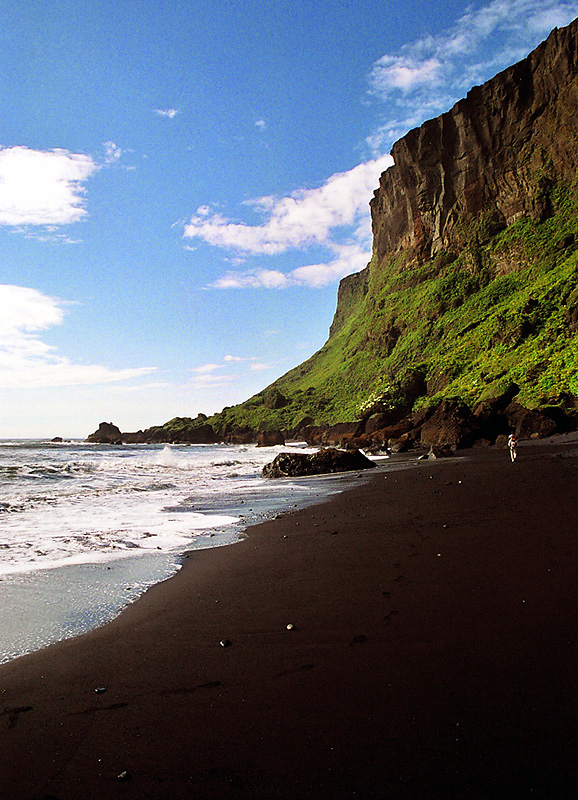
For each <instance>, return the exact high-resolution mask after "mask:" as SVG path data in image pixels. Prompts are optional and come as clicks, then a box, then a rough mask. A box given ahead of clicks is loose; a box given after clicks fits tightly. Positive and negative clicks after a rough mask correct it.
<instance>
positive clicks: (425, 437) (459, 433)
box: [421, 400, 479, 447]
mask: <svg viewBox="0 0 578 800" xmlns="http://www.w3.org/2000/svg"><path fill="white" fill-rule="evenodd" d="M478 431H479V424H478V421H477V419H476V417H475V416H474V415H473V414H472V412H471V411H470V409H469V408H468V407H467V406H466V405H465V403H461V402H459V401H456V402H454V401H451V400H444V401H443V402H442V403H441V404H440V406H439V407H438V408H437V410H436V411H435V412H434V413H433V414H432V416H431V417H430V418H429V419H428V420H427V422H425V423H424V424H423V426H422V428H421V443H422V444H425V445H430V446H431V445H433V446H436V445H449V446H450V447H469V446H470V445H471V444H473V442H474V440H475V438H476V435H477V433H478Z"/></svg>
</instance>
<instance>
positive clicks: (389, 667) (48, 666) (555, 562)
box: [0, 437, 578, 800]
mask: <svg viewBox="0 0 578 800" xmlns="http://www.w3.org/2000/svg"><path fill="white" fill-rule="evenodd" d="M571 438H572V437H568V438H566V439H565V438H564V437H561V438H560V439H559V440H557V441H556V442H555V443H549V444H548V443H546V444H544V443H539V444H535V445H534V444H526V443H524V444H523V445H522V447H521V448H520V451H519V461H518V462H517V463H516V464H510V463H509V460H508V455H507V453H506V452H505V451H500V450H494V449H489V450H482V449H480V450H472V451H468V452H467V453H465V457H462V458H457V459H451V460H448V461H443V460H440V461H437V462H420V464H419V465H418V466H417V467H415V468H414V469H411V470H406V471H401V472H396V473H387V474H386V473H385V472H379V473H378V474H376V475H375V476H374V477H373V478H372V479H371V480H370V481H369V482H368V483H367V484H365V485H361V486H359V487H357V488H355V489H352V490H350V491H347V492H345V493H343V494H342V495H340V496H338V497H336V498H332V499H331V500H330V501H329V502H328V503H325V504H323V505H319V506H315V507H311V508H309V509H305V510H303V511H300V512H298V513H296V514H291V515H287V516H284V517H282V518H280V519H277V520H273V521H271V522H267V523H264V524H262V525H259V526H257V527H254V528H251V529H250V530H249V531H248V536H247V538H246V539H245V540H244V541H243V542H241V543H239V544H235V545H232V546H229V547H227V548H220V549H218V550H205V551H200V552H195V553H192V554H191V556H190V557H189V559H188V560H187V564H186V567H185V568H184V569H183V570H182V571H181V572H180V573H179V574H178V575H177V576H175V577H174V578H172V579H170V580H169V581H166V582H165V583H163V584H159V585H157V586H156V587H154V588H153V589H151V590H150V591H149V592H147V594H146V595H145V596H144V597H143V598H141V599H140V600H139V601H138V602H136V603H135V604H134V605H132V606H130V607H129V608H128V609H127V610H126V611H125V612H123V614H121V616H120V617H118V618H117V619H116V620H114V621H113V622H111V623H110V624H108V625H107V626H105V627H104V628H101V629H99V630H96V631H93V632H91V633H89V634H86V635H84V636H81V637H79V638H77V639H73V640H68V641H64V642H61V643H59V644H57V645H53V646H51V647H49V648H47V649H45V650H43V651H41V652H39V653H36V654H33V655H30V656H25V657H23V658H20V659H17V660H15V661H13V662H10V663H8V664H6V665H4V666H2V667H1V668H0V693H1V701H0V734H1V736H0V782H1V785H2V787H3V794H4V795H5V796H6V797H10V798H15V799H16V800H20V799H21V798H22V799H25V800H32V799H33V798H34V800H37V799H40V798H42V800H49V799H52V800H54V798H57V800H79V798H82V799H83V800H91V799H92V798H94V799H95V800H96V799H97V798H98V799H99V800H100V798H102V799H103V800H104V798H107V800H108V798H117V797H119V798H124V797H126V798H138V800H141V799H144V798H153V799H154V800H161V799H162V800H165V799H166V800H169V798H170V799H171V800H172V799H173V798H175V799H176V800H179V799H180V798H196V800H209V799H210V800H221V798H224V799H225V800H228V799H229V798H239V799H242V798H249V799H250V800H269V799H270V800H293V798H295V799H297V798H300V799H301V798H311V799H313V798H316V799H317V798H321V799H322V800H325V799H326V798H327V800H342V798H343V799H345V798H361V799H362V800H364V799H367V800H370V799H371V800H372V799H373V798H378V799H380V798H383V799H384V800H385V799H386V798H388V799H389V798H391V799H392V800H398V799H400V798H404V800H405V799H407V800H409V798H415V799H416V800H418V799H419V800H421V799H422V798H440V800H449V799H450V798H451V799H452V800H453V798H472V800H482V799H483V798H525V797H528V798H552V800H563V799H564V798H570V797H572V798H573V797H575V796H576V791H577V790H578V768H577V758H576V753H577V746H578V713H577V710H578V682H577V677H578V614H577V611H578V523H577V521H576V513H575V509H576V489H577V488H578V447H577V445H576V443H572V442H571V441H570V439H571ZM288 625H292V626H294V628H293V629H292V630H288V629H287V626H288ZM223 640H228V641H229V642H230V643H231V644H230V645H229V646H227V647H223V646H221V645H220V642H221V641H223ZM96 689H104V690H105V691H102V692H96V691H95V690H96Z"/></svg>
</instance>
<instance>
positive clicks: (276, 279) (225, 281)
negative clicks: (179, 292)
mask: <svg viewBox="0 0 578 800" xmlns="http://www.w3.org/2000/svg"><path fill="white" fill-rule="evenodd" d="M331 250H332V251H333V253H334V254H335V258H334V259H333V260H332V261H328V262H327V263H319V264H307V265H305V266H303V267H297V268H296V269H293V270H291V271H290V272H282V271H281V270H276V269H253V270H246V271H244V272H233V271H230V272H227V273H225V275H223V276H222V277H220V278H217V280H216V281H214V282H213V283H212V284H211V286H212V287H213V288H215V289H288V288H289V287H291V286H305V287H310V288H315V289H321V288H323V287H324V286H328V285H329V284H331V283H334V282H335V281H337V280H341V278H344V277H345V276H346V275H351V274H352V273H354V272H359V271H360V270H362V269H363V268H364V267H365V266H367V263H368V261H369V259H370V258H371V251H370V250H369V249H368V248H367V247H364V246H362V245H360V244H344V245H337V244H335V245H332V246H331Z"/></svg>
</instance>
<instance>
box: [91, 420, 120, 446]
mask: <svg viewBox="0 0 578 800" xmlns="http://www.w3.org/2000/svg"><path fill="white" fill-rule="evenodd" d="M86 441H87V442H92V443H93V444H122V433H121V432H120V429H119V428H117V427H116V425H113V424H112V422H101V423H100V425H99V426H98V430H97V431H95V432H94V433H91V434H90V436H88V437H87V439H86Z"/></svg>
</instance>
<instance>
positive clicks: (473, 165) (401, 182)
mask: <svg viewBox="0 0 578 800" xmlns="http://www.w3.org/2000/svg"><path fill="white" fill-rule="evenodd" d="M577 69H578V20H577V21H575V22H573V23H572V24H571V25H569V26H568V27H567V28H564V29H555V30H554V31H553V32H552V33H551V34H550V36H549V37H548V39H547V40H546V41H545V42H543V43H542V44H541V45H540V46H539V47H538V48H537V49H536V50H534V51H533V52H532V53H531V54H530V55H529V56H528V57H527V58H525V59H524V60H523V61H520V62H519V63H517V64H515V65H514V66H512V67H510V68H508V69H506V70H504V71H503V72H501V73H500V74H499V75H497V76H496V77H495V78H493V79H492V80H490V81H488V82H487V83H485V84H484V85H483V86H479V87H475V88H473V89H472V90H471V91H470V92H468V95H467V97H466V98H465V99H463V100H460V101H459V102H458V103H457V104H456V105H455V106H454V107H453V108H452V109H451V111H449V112H447V113H446V114H442V115H441V116H440V117H437V118H436V119H432V120H429V121H428V122H426V123H424V124H423V125H422V126H421V127H420V128H416V129H415V130H412V131H410V133H408V134H407V135H406V136H404V137H403V138H402V139H400V140H399V141H398V142H397V143H396V144H395V145H394V146H393V148H392V156H393V158H394V161H395V165H394V166H393V167H391V168H390V169H388V170H387V171H386V172H384V173H383V174H382V176H381V179H380V185H379V189H378V190H377V191H376V192H375V196H374V198H373V200H372V201H371V203H370V205H371V214H372V226H373V234H374V254H375V255H376V256H377V262H378V263H379V261H381V260H382V259H383V258H384V257H390V256H396V255H400V254H401V253H404V256H405V257H406V258H408V259H409V260H413V261H418V262H420V261H425V260H427V259H429V258H430V257H431V256H432V255H435V254H436V253H438V252H440V251H442V250H444V251H447V252H449V253H453V252H456V250H457V249H458V248H459V246H460V243H461V242H463V228H464V221H467V220H468V219H471V218H473V217H477V216H479V215H480V214H481V213H487V214H488V219H489V223H490V224H491V226H493V227H494V228H499V227H500V226H501V227H505V226H506V225H508V224H510V223H511V222H513V221H515V220H516V219H517V218H518V217H519V216H521V215H527V214H530V215H534V216H538V217H540V218H543V217H544V216H547V215H548V212H549V210H548V208H547V207H545V205H544V200H543V195H544V192H543V189H544V185H545V184H547V182H548V181H549V180H551V179H554V178H562V179H565V180H567V181H571V180H573V179H574V178H575V176H576V168H577V166H578V148H577V146H576V140H575V124H576V118H577V115H578V82H577V79H576V74H577ZM569 78H570V79H569ZM348 280H349V279H348ZM344 292H345V290H344ZM340 294H341V290H340ZM339 315H340V312H339V309H338V311H337V313H336V319H339ZM334 324H335V323H334Z"/></svg>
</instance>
